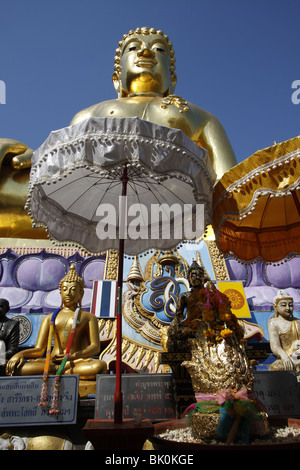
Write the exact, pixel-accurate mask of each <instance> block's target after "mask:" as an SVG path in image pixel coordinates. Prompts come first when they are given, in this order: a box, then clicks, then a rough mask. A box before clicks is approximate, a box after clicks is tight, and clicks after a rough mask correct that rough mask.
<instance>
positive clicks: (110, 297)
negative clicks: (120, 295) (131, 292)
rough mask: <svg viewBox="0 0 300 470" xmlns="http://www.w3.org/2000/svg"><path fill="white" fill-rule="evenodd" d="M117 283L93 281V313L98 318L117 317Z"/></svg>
mask: <svg viewBox="0 0 300 470" xmlns="http://www.w3.org/2000/svg"><path fill="white" fill-rule="evenodd" d="M116 298H117V281H93V293H92V306H91V313H93V314H94V315H95V316H96V317H98V318H112V317H116Z"/></svg>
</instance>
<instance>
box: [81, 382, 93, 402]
mask: <svg viewBox="0 0 300 470" xmlns="http://www.w3.org/2000/svg"><path fill="white" fill-rule="evenodd" d="M78 391H79V396H80V398H83V397H87V396H88V395H92V394H93V395H94V394H95V393H96V380H79V389H78Z"/></svg>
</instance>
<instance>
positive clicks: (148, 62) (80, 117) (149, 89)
mask: <svg viewBox="0 0 300 470" xmlns="http://www.w3.org/2000/svg"><path fill="white" fill-rule="evenodd" d="M176 81H177V78H176V74H175V57H174V50H173V46H172V43H171V42H170V41H169V38H168V36H166V35H165V34H164V33H163V32H162V31H157V30H155V29H154V28H147V27H143V28H137V29H136V30H135V31H130V32H129V33H128V34H127V35H124V36H123V40H122V41H120V43H119V47H118V49H117V51H116V56H115V71H114V74H113V83H114V86H115V89H116V91H117V94H118V98H117V99H113V100H108V101H104V102H101V103H98V104H95V105H93V106H91V107H89V108H87V109H84V110H82V111H80V112H79V113H77V114H76V115H75V116H74V118H73V119H72V121H71V124H75V123H78V122H81V121H84V120H86V119H88V118H89V117H134V116H137V117H139V118H141V119H144V120H146V121H150V122H154V123H156V124H159V125H162V126H168V127H171V128H176V129H181V130H182V131H183V132H184V133H185V134H186V135H187V136H188V137H189V138H190V139H191V140H193V141H194V142H196V143H197V144H199V145H200V146H201V147H203V148H205V149H206V150H207V151H208V152H209V155H210V158H211V160H212V163H213V167H214V170H215V172H216V174H217V178H220V177H221V176H222V175H223V173H224V172H225V171H227V170H228V169H229V168H231V167H232V166H234V165H236V158H235V155H234V152H233V150H232V147H231V144H230V142H229V140H228V137H227V135H226V133H225V131H224V128H223V127H222V125H221V124H220V122H219V121H218V119H217V118H216V117H215V116H213V115H212V114H210V113H209V112H207V111H205V110H204V109H201V108H199V107H198V106H196V105H194V104H192V103H189V102H187V101H185V100H184V99H182V98H180V97H179V96H177V95H174V94H173V93H174V89H175V85H176Z"/></svg>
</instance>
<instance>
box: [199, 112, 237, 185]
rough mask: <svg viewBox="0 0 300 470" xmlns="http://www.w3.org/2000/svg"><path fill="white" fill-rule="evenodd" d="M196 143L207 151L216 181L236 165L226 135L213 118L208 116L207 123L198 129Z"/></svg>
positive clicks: (220, 125)
mask: <svg viewBox="0 0 300 470" xmlns="http://www.w3.org/2000/svg"><path fill="white" fill-rule="evenodd" d="M198 143H199V144H200V145H201V146H202V147H204V148H205V149H206V150H207V151H208V153H209V155H210V158H211V161H212V164H213V167H214V170H215V172H216V174H217V179H220V178H221V177H222V175H223V174H224V173H225V172H226V171H228V170H229V169H230V168H232V167H233V166H235V165H236V164H237V161H236V157H235V154H234V151H233V148H232V146H231V144H230V141H229V139H228V137H227V134H226V132H225V130H224V128H223V126H222V124H221V123H220V122H219V120H218V119H217V118H216V117H215V116H212V115H210V117H209V119H208V121H207V123H206V124H205V125H204V126H203V127H202V128H201V129H200V132H199V136H198Z"/></svg>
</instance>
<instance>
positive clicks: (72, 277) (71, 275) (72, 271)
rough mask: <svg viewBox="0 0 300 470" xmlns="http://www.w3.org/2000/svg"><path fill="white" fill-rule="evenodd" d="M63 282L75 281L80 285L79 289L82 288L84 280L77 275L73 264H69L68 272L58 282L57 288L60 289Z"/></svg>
mask: <svg viewBox="0 0 300 470" xmlns="http://www.w3.org/2000/svg"><path fill="white" fill-rule="evenodd" d="M63 282H77V283H78V284H79V286H80V290H81V291H83V290H84V281H83V279H82V278H81V277H80V276H78V274H77V272H76V268H75V266H74V264H72V265H71V266H70V270H69V272H68V273H67V274H66V275H65V277H63V278H62V279H61V281H60V283H59V290H61V286H62V284H63Z"/></svg>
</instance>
